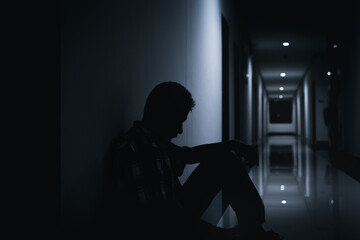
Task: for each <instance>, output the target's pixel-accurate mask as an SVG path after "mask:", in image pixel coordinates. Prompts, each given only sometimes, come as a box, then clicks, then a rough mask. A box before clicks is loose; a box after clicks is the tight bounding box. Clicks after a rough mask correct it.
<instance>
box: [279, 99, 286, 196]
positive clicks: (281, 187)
mask: <svg viewBox="0 0 360 240" xmlns="http://www.w3.org/2000/svg"><path fill="white" fill-rule="evenodd" d="M280 96H282V95H280ZM280 190H281V191H284V190H285V185H280Z"/></svg>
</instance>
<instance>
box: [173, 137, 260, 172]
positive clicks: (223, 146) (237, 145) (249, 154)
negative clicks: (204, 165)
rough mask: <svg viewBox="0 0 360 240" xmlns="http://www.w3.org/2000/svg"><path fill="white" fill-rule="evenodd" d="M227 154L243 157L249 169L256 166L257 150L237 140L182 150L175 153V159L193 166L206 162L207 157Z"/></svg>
mask: <svg viewBox="0 0 360 240" xmlns="http://www.w3.org/2000/svg"><path fill="white" fill-rule="evenodd" d="M227 152H233V153H234V155H235V156H241V157H244V158H245V159H246V160H247V161H248V162H249V165H250V167H252V166H254V165H255V164H258V154H257V149H256V148H255V147H253V146H251V145H248V144H244V143H242V142H240V141H238V140H230V141H224V142H217V143H210V144H203V145H198V146H195V147H191V148H189V147H186V148H182V149H181V151H179V152H178V153H177V157H179V158H180V159H182V160H183V161H185V163H186V164H194V163H200V162H201V161H204V160H206V159H207V158H208V157H207V156H209V157H210V156H214V155H219V156H221V155H222V154H226V153H227Z"/></svg>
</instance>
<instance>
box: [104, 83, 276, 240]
mask: <svg viewBox="0 0 360 240" xmlns="http://www.w3.org/2000/svg"><path fill="white" fill-rule="evenodd" d="M194 106H195V103H194V100H193V98H192V96H191V94H190V92H189V91H188V90H187V89H186V88H185V87H183V86H182V85H180V84H178V83H175V82H164V83H161V84H159V85H157V86H156V87H155V88H154V89H153V90H152V92H151V93H150V95H149V96H148V99H147V101H146V104H145V108H144V115H143V118H142V120H141V121H135V122H134V125H133V127H132V128H131V129H130V130H129V131H128V132H127V133H126V134H125V135H124V136H121V137H120V138H119V139H117V141H116V143H115V145H114V149H113V158H112V164H113V165H112V168H111V169H112V170H113V172H112V176H113V179H112V180H113V181H112V182H113V185H112V190H113V191H112V193H113V195H112V196H111V199H112V202H111V204H109V206H110V207H109V212H110V213H111V215H112V217H111V218H109V219H111V221H110V222H112V224H111V226H108V229H109V230H108V233H109V235H112V236H114V237H115V238H119V236H125V238H127V239H156V240H157V239H169V240H172V239H197V240H198V239H271V237H273V239H274V237H275V236H276V234H273V233H272V232H265V231H264V230H263V228H262V224H263V223H264V222H265V212H264V205H263V202H262V200H261V198H260V196H259V194H258V192H257V190H256V188H255V186H254V185H253V183H252V181H251V179H250V178H249V176H248V174H247V172H246V170H245V169H244V165H243V163H242V162H241V160H240V158H239V156H243V157H244V158H246V159H247V160H248V165H249V166H250V167H251V166H253V165H254V164H256V163H257V161H258V158H257V151H256V149H255V148H253V147H251V146H249V145H246V144H243V143H241V142H239V141H234V140H233V141H227V142H219V143H213V144H205V145H200V146H196V147H191V148H190V147H179V146H177V145H175V144H173V143H172V142H171V139H173V138H175V137H177V135H178V134H181V133H182V132H183V127H182V125H183V122H185V121H186V119H187V116H188V114H189V112H191V111H192V109H193V107H194ZM234 153H235V154H234ZM194 163H200V164H199V165H198V166H197V167H196V169H195V170H194V171H193V172H192V174H191V175H190V177H189V178H188V179H187V180H186V182H185V183H184V184H183V185H181V184H180V182H179V180H178V176H181V175H182V173H183V170H184V168H185V165H186V164H194ZM220 190H222V193H223V202H225V203H227V204H230V205H231V207H232V208H233V209H234V211H235V213H236V215H237V218H238V223H239V224H238V226H237V227H235V228H232V229H224V228H219V227H216V226H213V225H211V224H209V223H207V222H205V221H203V220H201V219H200V218H201V216H202V214H203V213H204V211H205V210H206V209H207V207H208V206H209V204H210V203H211V201H212V200H213V198H214V197H215V195H216V194H217V193H218V192H219V191H220Z"/></svg>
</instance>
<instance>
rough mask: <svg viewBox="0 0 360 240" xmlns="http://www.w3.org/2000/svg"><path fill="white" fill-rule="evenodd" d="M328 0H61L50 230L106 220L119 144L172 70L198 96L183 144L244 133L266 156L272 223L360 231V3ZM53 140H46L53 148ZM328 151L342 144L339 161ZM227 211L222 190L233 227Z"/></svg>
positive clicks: (260, 170) (314, 234) (263, 182)
mask: <svg viewBox="0 0 360 240" xmlns="http://www.w3.org/2000/svg"><path fill="white" fill-rule="evenodd" d="M316 3H317V4H315V3H314V1H310V0H304V1H292V2H288V1H285V0H273V1H266V0H251V1H249V0H196V1H194V0H171V1H170V0H156V1H155V0H152V1H149V0H137V1H115V0H107V1H100V0H93V1H73V0H71V1H70V0H63V1H60V3H59V5H57V6H56V10H57V13H58V14H57V15H56V14H54V17H53V18H54V19H55V20H56V21H55V22H56V24H54V25H56V27H57V28H54V29H53V31H54V32H55V33H56V34H55V36H56V37H55V38H56V39H55V40H56V41H55V42H56V44H55V45H56V46H58V49H57V50H58V51H57V54H58V55H57V58H56V61H55V63H54V66H55V67H56V69H57V72H56V74H54V75H56V76H57V78H55V77H54V76H53V74H51V76H49V77H46V81H45V82H54V83H53V85H54V86H55V87H54V88H52V90H49V91H48V92H46V91H44V92H46V94H47V95H46V97H45V96H44V98H41V97H40V99H42V100H41V101H43V102H44V104H45V102H46V101H44V100H43V99H47V98H48V95H49V96H50V95H51V96H52V97H54V98H56V104H55V105H54V107H48V106H47V105H46V107H44V109H41V112H43V114H44V115H46V117H48V115H49V109H52V108H53V109H54V110H55V112H56V114H55V115H54V118H55V120H56V121H55V123H54V125H55V126H56V131H55V132H51V134H53V138H54V139H55V143H56V144H54V145H51V146H49V147H47V149H54V151H53V152H52V153H51V155H50V154H47V155H46V156H45V157H44V158H45V159H46V161H45V162H47V164H52V165H51V167H47V168H46V171H44V172H45V173H46V174H47V176H46V178H43V179H54V181H55V182H56V183H57V184H56V186H54V185H53V184H50V183H47V184H44V185H45V186H44V187H43V188H41V192H46V191H48V189H52V193H53V195H52V197H51V200H49V201H48V202H49V203H48V206H50V207H52V208H53V209H55V210H54V211H52V212H49V211H48V210H47V209H46V210H45V211H44V213H43V216H44V217H42V219H48V218H49V215H51V216H52V219H54V220H53V221H46V224H47V225H51V228H50V227H49V228H48V229H50V230H49V232H50V234H52V235H63V236H65V237H64V239H68V238H70V237H76V238H78V236H82V235H88V234H92V232H96V231H97V228H98V227H99V225H100V224H99V222H101V220H100V217H99V216H101V214H102V211H103V209H104V206H105V205H106V204H105V200H104V189H105V187H106V186H105V179H106V177H107V176H106V172H105V171H104V169H105V168H106V161H107V157H108V151H109V145H110V144H111V142H112V140H113V139H114V137H116V136H119V135H122V134H124V133H125V132H127V131H128V129H129V128H130V127H131V126H132V124H133V122H134V121H135V120H141V118H142V117H143V110H144V105H145V102H146V98H147V96H148V94H149V93H150V91H151V90H152V89H153V88H154V87H155V86H156V85H157V84H159V83H161V82H166V81H173V82H177V83H180V84H181V85H183V86H184V87H186V88H187V89H188V90H189V91H190V92H191V94H192V96H193V98H194V100H195V102H196V106H195V108H194V110H193V111H192V112H191V114H189V115H188V118H187V120H186V122H184V125H183V129H182V130H183V133H182V134H181V135H179V136H178V137H177V138H175V139H173V143H174V144H176V145H178V146H187V147H194V146H197V145H201V144H207V143H215V142H220V141H228V140H234V139H236V140H240V141H241V142H244V143H246V144H251V145H253V144H254V145H258V146H259V152H260V164H259V166H256V167H254V168H253V169H252V170H251V171H250V173H249V174H250V176H251V178H252V180H253V182H254V184H255V185H256V187H257V189H258V191H259V193H260V195H261V196H262V198H263V200H264V203H265V207H266V213H267V223H266V227H267V228H272V229H273V230H274V231H276V232H279V233H281V234H283V235H284V236H285V239H289V240H290V239H291V240H297V239H305V240H312V239H314V240H315V239H327V240H332V239H334V240H335V239H341V240H342V239H344V240H352V239H359V236H360V232H359V228H358V227H357V226H360V208H359V202H360V185H359V181H358V180H355V178H356V177H354V176H356V174H358V172H359V171H360V160H359V157H360V145H359V143H360V127H359V122H360V111H359V109H360V94H358V91H359V90H360V85H359V84H360V68H359V67H358V66H360V45H359V43H360V34H359V33H360V1H355V0H344V1H336V4H335V3H334V4H333V3H330V2H328V1H323V0H318V2H316ZM43 19H47V18H43ZM33 25H36V24H33ZM49 25H51V26H49V27H46V31H43V32H44V33H45V35H47V34H48V33H47V31H48V30H49V29H51V28H53V26H52V23H51V24H49ZM40 42H41V44H42V41H40ZM31 48H32V49H37V48H33V47H31ZM36 51H38V50H36ZM45 52H48V49H46V50H45ZM34 55H36V54H34ZM31 56H32V55H31ZM43 59H47V58H46V57H44V58H43ZM29 62H30V61H29ZM36 64H37V62H36ZM48 64H49V63H48ZM50 65H51V64H50ZM38 66H42V64H37V67H38ZM54 66H52V65H51V67H54ZM51 67H49V69H51ZM43 68H45V67H43ZM36 77H37V76H36ZM53 78H54V79H53ZM49 79H50V80H51V81H49ZM39 92H40V91H39ZM42 94H44V93H42ZM31 95H36V94H35V93H31ZM39 96H43V95H41V94H39ZM33 105H34V106H38V103H37V102H36V104H33ZM32 107H33V106H31V108H30V109H32ZM44 119H47V118H44ZM38 124H39V125H41V126H39V129H40V128H44V126H43V125H42V122H39V123H38ZM31 129H36V131H38V130H37V128H34V127H33V126H31ZM44 132H46V133H47V132H49V131H48V129H45V130H44ZM43 139H46V140H47V139H48V137H43ZM300 139H301V140H300ZM43 142H44V143H43ZM43 142H36V144H37V145H39V146H42V145H43V144H47V145H50V143H49V142H48V141H43ZM327 148H330V149H331V150H332V151H333V155H332V156H335V155H339V157H337V158H336V160H337V161H335V162H334V163H330V160H329V157H328V152H327V150H324V149H327ZM320 149H322V150H320ZM342 156H349V158H347V157H346V158H345V157H344V158H343V157H342ZM49 158H51V159H53V160H52V161H48V159H49ZM194 165H195V164H188V165H187V166H186V168H185V170H184V172H183V174H182V176H180V180H181V182H184V181H186V179H187V178H188V176H189V175H190V174H191V172H192V171H193V170H194V169H195V168H196V166H194ZM47 166H48V165H47ZM334 166H336V167H334ZM338 167H340V168H341V169H343V168H344V167H346V168H347V170H348V171H346V173H347V174H345V173H344V171H342V170H339V168H338ZM48 169H51V170H48ZM349 170H351V171H349ZM44 189H46V191H45V190H44ZM39 202H40V203H41V204H42V202H43V200H42V198H41V201H39ZM41 207H43V206H41ZM221 210H222V209H221V197H218V198H216V199H215V200H214V205H212V208H211V209H210V210H209V211H208V212H207V214H206V216H205V218H206V220H207V221H209V222H211V223H212V224H218V225H219V226H224V227H226V226H231V225H233V224H234V221H235V220H234V217H233V214H232V213H231V211H227V212H226V214H225V215H224V216H223V217H222V218H221V214H220V216H219V212H221ZM220 218H221V220H220V222H219V219H220ZM37 225H40V224H37Z"/></svg>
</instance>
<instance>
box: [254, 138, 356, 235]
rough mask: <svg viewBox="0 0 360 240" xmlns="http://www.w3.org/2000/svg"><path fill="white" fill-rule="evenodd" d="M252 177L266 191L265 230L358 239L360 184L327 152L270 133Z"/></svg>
mask: <svg viewBox="0 0 360 240" xmlns="http://www.w3.org/2000/svg"><path fill="white" fill-rule="evenodd" d="M259 150H260V164H259V166H257V167H254V168H253V169H252V170H251V171H250V176H251V178H252V180H253V182H254V183H255V185H256V187H257V189H258V191H259V193H260V194H261V196H262V198H263V200H264V204H265V209H266V214H267V222H266V223H265V228H266V229H271V228H272V229H273V230H274V231H276V232H279V233H281V234H282V235H283V236H285V239H291V240H298V239H299V240H300V239H308V240H312V239H314V240H315V239H327V240H332V239H342V240H346V239H348V240H350V239H354V240H355V239H358V237H359V236H360V229H359V227H358V226H360V205H359V202H360V183H359V182H358V181H356V180H355V179H354V178H352V177H350V176H348V175H347V174H345V173H344V172H342V171H341V170H338V169H337V168H334V167H332V165H331V163H330V161H329V158H328V152H327V151H326V150H321V151H313V150H312V149H311V148H310V147H309V146H308V145H306V144H304V143H301V141H300V140H299V139H298V138H296V137H294V136H269V137H268V139H267V140H266V143H265V144H264V145H263V146H262V147H260V149H259Z"/></svg>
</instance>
